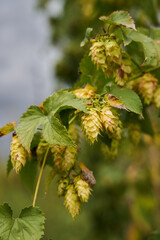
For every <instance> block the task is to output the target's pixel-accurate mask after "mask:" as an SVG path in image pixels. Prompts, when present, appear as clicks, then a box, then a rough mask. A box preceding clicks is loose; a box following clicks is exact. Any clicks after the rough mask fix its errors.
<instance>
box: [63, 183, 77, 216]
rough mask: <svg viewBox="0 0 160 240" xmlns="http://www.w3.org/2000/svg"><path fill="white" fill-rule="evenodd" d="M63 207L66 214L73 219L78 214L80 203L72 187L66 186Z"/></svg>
mask: <svg viewBox="0 0 160 240" xmlns="http://www.w3.org/2000/svg"><path fill="white" fill-rule="evenodd" d="M64 205H65V207H66V208H67V210H68V212H69V213H70V214H71V215H72V218H73V219H75V218H76V216H77V215H78V214H79V212H80V208H81V202H80V200H79V197H78V195H77V193H76V190H75V188H74V185H71V184H70V185H68V187H67V192H66V194H65V200H64Z"/></svg>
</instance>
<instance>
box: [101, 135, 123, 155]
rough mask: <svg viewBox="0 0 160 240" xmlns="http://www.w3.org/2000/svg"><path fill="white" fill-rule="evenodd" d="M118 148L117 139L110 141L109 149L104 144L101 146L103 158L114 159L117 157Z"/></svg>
mask: <svg viewBox="0 0 160 240" xmlns="http://www.w3.org/2000/svg"><path fill="white" fill-rule="evenodd" d="M118 147H119V141H118V140H117V139H112V142H111V146H110V147H109V146H107V145H106V144H104V143H102V144H101V150H102V153H103V155H104V157H107V158H109V159H114V158H115V157H116V156H117V154H118Z"/></svg>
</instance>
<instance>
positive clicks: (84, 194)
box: [74, 176, 91, 202]
mask: <svg viewBox="0 0 160 240" xmlns="http://www.w3.org/2000/svg"><path fill="white" fill-rule="evenodd" d="M74 184H75V189H76V191H77V194H78V197H79V198H80V200H81V201H82V202H88V199H89V195H90V194H91V188H90V186H89V184H88V183H87V182H86V181H84V180H83V179H82V178H81V176H77V177H76V178H75V179H74Z"/></svg>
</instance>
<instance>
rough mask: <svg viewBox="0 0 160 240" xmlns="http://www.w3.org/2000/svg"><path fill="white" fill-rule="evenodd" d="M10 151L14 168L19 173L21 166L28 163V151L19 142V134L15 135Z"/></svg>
mask: <svg viewBox="0 0 160 240" xmlns="http://www.w3.org/2000/svg"><path fill="white" fill-rule="evenodd" d="M10 151H11V162H12V165H13V168H14V169H15V171H16V173H19V172H20V170H21V168H22V167H23V166H24V165H25V164H26V159H27V152H26V150H25V149H24V147H23V146H22V144H21V143H20V142H19V139H18V136H17V135H13V138H12V142H11V147H10Z"/></svg>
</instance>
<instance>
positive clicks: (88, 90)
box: [73, 84, 97, 98]
mask: <svg viewBox="0 0 160 240" xmlns="http://www.w3.org/2000/svg"><path fill="white" fill-rule="evenodd" d="M96 89H97V88H95V87H92V86H91V85H89V84H87V85H86V86H85V88H79V89H76V90H74V91H73V94H75V95H76V97H78V98H92V97H94V96H95V91H96Z"/></svg>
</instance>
